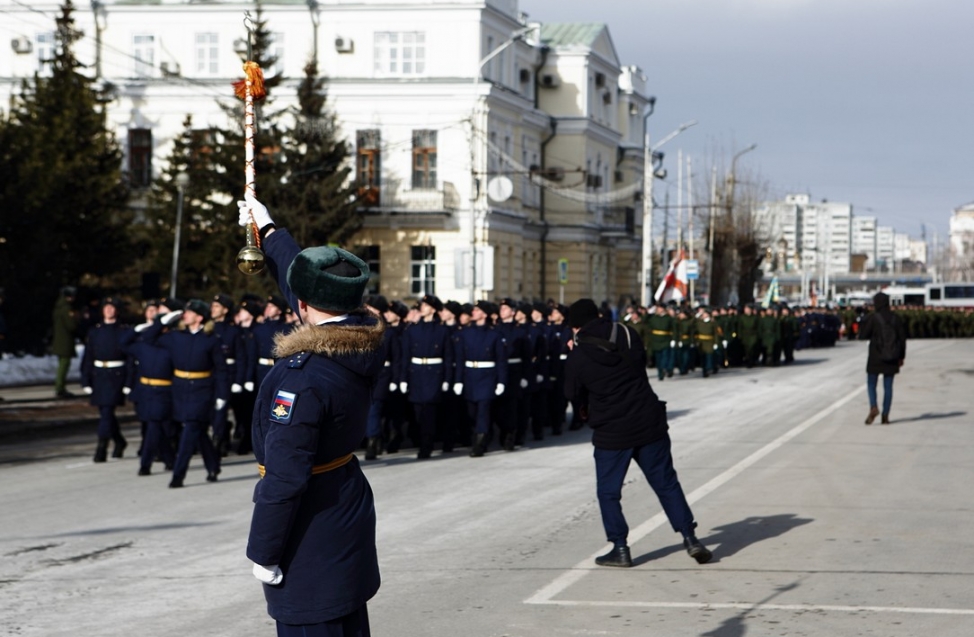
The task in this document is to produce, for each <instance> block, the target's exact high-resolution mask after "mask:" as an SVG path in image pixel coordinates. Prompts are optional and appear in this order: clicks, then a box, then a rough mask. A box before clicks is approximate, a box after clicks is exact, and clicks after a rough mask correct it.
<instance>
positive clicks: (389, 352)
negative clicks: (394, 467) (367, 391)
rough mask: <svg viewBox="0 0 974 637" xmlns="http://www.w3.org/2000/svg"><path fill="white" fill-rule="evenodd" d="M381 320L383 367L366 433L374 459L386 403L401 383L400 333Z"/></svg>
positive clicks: (371, 457) (381, 357)
mask: <svg viewBox="0 0 974 637" xmlns="http://www.w3.org/2000/svg"><path fill="white" fill-rule="evenodd" d="M378 320H379V321H382V322H383V325H384V326H385V333H384V334H383V337H382V344H381V346H380V348H379V358H380V359H381V360H382V369H380V370H379V375H378V377H377V379H376V383H375V389H374V390H373V392H372V405H371V407H370V408H369V417H368V424H367V427H366V432H365V435H366V437H367V438H368V443H367V449H366V455H365V459H366V460H373V459H374V458H375V457H376V456H377V455H378V454H379V450H380V446H381V440H382V437H383V435H382V434H383V432H382V417H383V414H384V413H385V406H386V403H387V402H388V401H389V399H390V397H391V395H392V393H393V390H391V389H390V387H395V386H397V385H398V383H399V371H398V370H399V358H400V353H399V347H400V343H399V333H398V332H397V331H396V330H394V329H390V328H389V325H388V324H386V323H385V319H383V318H382V317H379V319H378Z"/></svg>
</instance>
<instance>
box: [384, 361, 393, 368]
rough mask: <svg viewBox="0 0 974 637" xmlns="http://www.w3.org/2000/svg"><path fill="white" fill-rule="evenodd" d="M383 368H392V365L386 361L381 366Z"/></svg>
mask: <svg viewBox="0 0 974 637" xmlns="http://www.w3.org/2000/svg"><path fill="white" fill-rule="evenodd" d="M383 367H392V363H390V362H389V361H386V362H385V364H384V365H383Z"/></svg>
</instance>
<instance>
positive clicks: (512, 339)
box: [495, 321, 530, 451]
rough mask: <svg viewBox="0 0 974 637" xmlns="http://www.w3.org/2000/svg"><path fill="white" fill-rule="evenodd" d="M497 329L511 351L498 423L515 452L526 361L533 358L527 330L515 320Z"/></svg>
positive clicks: (508, 447)
mask: <svg viewBox="0 0 974 637" xmlns="http://www.w3.org/2000/svg"><path fill="white" fill-rule="evenodd" d="M495 329H496V330H497V331H498V332H499V333H500V335H501V337H502V338H503V339H504V347H505V350H506V352H507V380H508V382H507V383H505V387H504V393H503V394H501V395H500V397H499V398H498V399H497V401H495V402H496V408H495V409H496V411H495V413H496V421H497V424H498V425H499V428H500V430H501V436H502V443H503V445H504V449H506V450H507V451H514V446H515V444H518V443H517V430H518V423H519V419H520V411H519V409H518V406H519V405H520V403H521V394H522V393H523V392H524V388H523V387H521V385H522V384H523V383H522V382H521V381H523V380H524V376H525V371H524V369H525V361H526V360H528V359H529V358H530V356H529V354H528V351H527V331H526V330H524V329H523V328H521V326H519V325H518V324H517V323H515V322H514V321H507V322H504V321H501V322H500V323H498V324H497V325H496V326H495Z"/></svg>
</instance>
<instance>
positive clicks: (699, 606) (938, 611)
mask: <svg viewBox="0 0 974 637" xmlns="http://www.w3.org/2000/svg"><path fill="white" fill-rule="evenodd" d="M544 603H545V604H550V605H553V606H606V607H615V608H625V607H636V608H683V609H691V610H761V611H766V610H782V611H831V612H840V613H861V612H870V613H902V614H916V615H974V610H972V609H968V608H908V607H896V606H833V605H829V604H824V605H819V604H746V603H713V604H707V603H703V602H701V603H690V602H638V601H632V602H619V601H605V602H589V601H575V600H552V601H548V602H544Z"/></svg>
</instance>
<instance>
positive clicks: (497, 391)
mask: <svg viewBox="0 0 974 637" xmlns="http://www.w3.org/2000/svg"><path fill="white" fill-rule="evenodd" d="M503 393H504V383H497V387H495V388H494V395H495V396H500V395H501V394H503Z"/></svg>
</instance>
